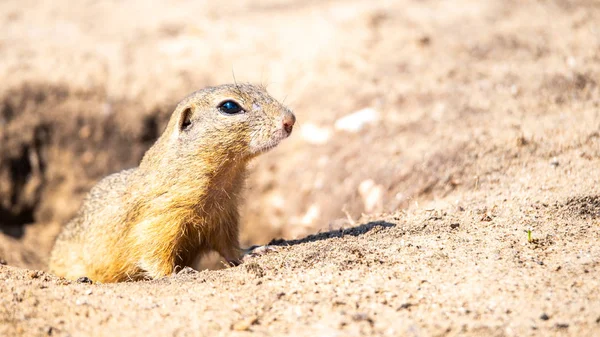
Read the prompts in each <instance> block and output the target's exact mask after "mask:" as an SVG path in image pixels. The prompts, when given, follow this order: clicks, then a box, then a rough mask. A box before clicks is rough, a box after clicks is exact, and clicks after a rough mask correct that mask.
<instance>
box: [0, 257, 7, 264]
mask: <svg viewBox="0 0 600 337" xmlns="http://www.w3.org/2000/svg"><path fill="white" fill-rule="evenodd" d="M6 264H7V262H6V260H5V259H3V258H1V257H0V265H3V266H5V265H6Z"/></svg>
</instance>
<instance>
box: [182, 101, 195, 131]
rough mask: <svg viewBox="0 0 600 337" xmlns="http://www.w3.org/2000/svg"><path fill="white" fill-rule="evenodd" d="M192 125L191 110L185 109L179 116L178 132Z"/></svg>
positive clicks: (189, 108)
mask: <svg viewBox="0 0 600 337" xmlns="http://www.w3.org/2000/svg"><path fill="white" fill-rule="evenodd" d="M190 125H192V108H191V107H189V106H188V107H186V108H185V109H183V111H182V112H181V114H180V115H179V131H185V130H187V129H188V128H189V127H190Z"/></svg>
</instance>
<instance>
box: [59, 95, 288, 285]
mask: <svg viewBox="0 0 600 337" xmlns="http://www.w3.org/2000/svg"><path fill="white" fill-rule="evenodd" d="M228 99H232V100H234V101H236V102H238V103H239V104H240V106H242V107H243V108H244V110H245V112H243V113H240V114H236V115H226V114H224V113H222V112H221V111H219V110H218V106H219V104H220V103H221V102H223V101H225V100H228ZM188 113H191V114H190V120H191V125H190V127H189V128H188V129H186V130H183V129H182V123H183V119H184V118H185V115H186V114H188ZM284 121H285V122H286V123H287V124H288V126H291V125H293V123H294V122H295V117H294V115H293V114H292V113H291V112H290V110H289V109H287V108H286V107H284V106H283V105H281V104H280V103H278V102H277V101H275V100H274V99H273V98H271V96H269V95H268V94H267V93H266V91H265V90H264V89H263V88H261V87H257V86H253V85H249V84H243V85H223V86H219V87H212V88H206V89H203V90H200V91H197V92H195V93H193V94H191V95H190V96H188V97H187V98H185V99H184V100H182V101H181V102H180V103H179V104H178V106H177V108H176V109H175V111H174V112H173V115H172V117H171V119H170V121H169V123H168V125H167V127H166V129H165V131H164V133H163V134H162V135H161V137H160V138H159V139H158V140H157V142H156V143H155V144H154V145H153V146H152V147H151V148H150V149H149V150H148V152H147V153H146V154H145V155H144V158H143V159H142V161H141V163H140V166H139V167H138V168H134V169H130V170H125V171H121V172H118V173H115V174H113V175H110V176H108V177H106V178H104V179H103V180H101V181H100V182H99V183H98V184H97V185H96V186H95V187H94V188H92V190H91V191H90V193H89V194H88V196H87V197H86V200H85V201H84V203H83V205H82V207H81V209H80V211H79V213H78V214H77V215H76V216H75V218H74V219H73V220H72V221H71V222H69V223H68V224H67V225H66V226H65V228H64V229H63V232H62V233H61V234H60V235H59V237H58V239H57V242H56V244H55V247H54V249H53V251H52V255H51V259H50V270H51V271H52V272H54V273H56V274H57V275H59V276H64V277H67V278H70V279H76V278H78V277H81V276H87V277H89V278H91V279H92V280H95V281H100V282H118V281H125V280H128V279H131V280H138V279H143V278H157V277H162V276H166V275H170V274H171V273H173V271H174V270H175V268H176V267H177V266H180V267H183V266H189V265H190V264H191V263H192V261H193V260H194V259H195V258H196V257H197V256H198V255H199V254H203V253H205V252H207V251H209V250H215V251H217V252H219V253H220V254H221V255H222V256H223V257H224V258H226V259H227V261H230V262H232V263H236V262H239V255H240V249H239V242H238V219H239V215H238V204H239V202H240V192H241V189H242V186H243V181H244V178H245V172H246V164H247V162H248V161H249V160H250V159H251V158H253V157H255V156H257V155H259V154H260V153H262V152H265V151H267V150H269V149H270V148H272V147H274V146H276V145H277V144H278V143H279V142H280V141H281V140H282V139H284V138H285V137H287V136H288V135H289V131H291V129H290V130H287V131H286V130H285V128H284V127H283V122H284Z"/></svg>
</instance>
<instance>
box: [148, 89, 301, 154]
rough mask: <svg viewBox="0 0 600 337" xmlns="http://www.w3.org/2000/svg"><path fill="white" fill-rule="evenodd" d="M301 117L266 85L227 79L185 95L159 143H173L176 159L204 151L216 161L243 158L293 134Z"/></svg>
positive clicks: (275, 144) (269, 147)
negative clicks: (216, 84)
mask: <svg viewBox="0 0 600 337" xmlns="http://www.w3.org/2000/svg"><path fill="white" fill-rule="evenodd" d="M295 121H296V117H295V116H294V114H293V113H292V112H291V111H290V109H288V108H287V107H285V106H284V105H283V104H281V103H279V102H278V101H276V100H275V99H274V98H273V97H271V96H270V95H269V94H268V93H267V92H266V90H265V89H264V88H263V87H260V86H256V85H251V84H225V85H220V86H216V87H209V88H205V89H202V90H199V91H196V92H194V93H192V94H191V95H189V96H188V97H186V98H185V99H183V100H182V101H181V102H180V103H179V104H178V105H177V107H176V108H175V111H174V112H173V115H172V116H171V119H170V120H169V123H168V125H167V128H166V130H165V132H164V134H163V135H162V136H161V139H160V140H159V141H158V143H163V144H161V145H163V146H165V145H166V146H167V147H168V148H169V151H168V152H169V154H170V155H169V157H170V158H169V159H168V160H170V161H172V160H192V161H193V160H194V158H198V157H199V156H200V157H202V158H201V159H202V160H203V161H205V162H206V161H213V162H215V164H219V163H225V162H229V161H236V162H239V163H243V162H245V161H247V160H249V159H251V158H253V157H255V156H257V155H259V154H261V153H263V152H266V151H268V150H270V149H272V148H274V147H275V146H277V145H278V144H279V143H280V142H281V141H282V140H283V139H285V138H287V137H288V136H289V135H290V134H291V132H292V128H293V126H294V123H295ZM163 138H166V139H163ZM164 143H168V144H164ZM163 153H164V149H163ZM217 162H218V163H217Z"/></svg>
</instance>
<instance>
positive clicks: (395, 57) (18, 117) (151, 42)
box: [0, 0, 600, 269]
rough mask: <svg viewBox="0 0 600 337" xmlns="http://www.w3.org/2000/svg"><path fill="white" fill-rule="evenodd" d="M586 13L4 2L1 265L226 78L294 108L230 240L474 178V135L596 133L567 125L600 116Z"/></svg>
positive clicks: (335, 4) (482, 7) (287, 1)
mask: <svg viewBox="0 0 600 337" xmlns="http://www.w3.org/2000/svg"><path fill="white" fill-rule="evenodd" d="M599 10H600V5H599V2H598V1H594V0H590V1H584V0H537V1H534V0H531V1H530V0H495V1H493V0H489V1H476V0H456V1H443V0H394V1H385V0H381V1H367V0H365V1H359V0H346V1H325V0H319V1H312V0H305V1H301V0H267V1H240V0H238V1H218V2H217V1H169V2H167V1H142V0H131V1H75V2H74V1H64V0H55V1H9V0H5V1H2V2H0V31H1V32H2V33H0V78H2V81H1V82H0V258H1V259H3V260H4V261H6V262H8V263H9V264H12V265H18V266H25V267H30V268H42V269H44V268H45V264H46V261H47V258H48V253H49V251H50V249H51V247H52V243H53V240H54V237H55V236H56V235H57V233H58V231H59V229H60V226H62V225H63V224H64V223H65V222H66V221H68V220H69V219H70V217H72V216H73V214H74V212H75V211H76V210H77V208H78V207H79V205H80V203H81V201H82V198H83V197H84V195H85V193H87V191H88V190H89V189H90V188H91V187H92V186H93V185H94V184H95V183H96V182H97V181H98V180H99V179H100V178H102V177H103V176H105V175H107V174H110V173H113V172H116V171H119V170H121V169H124V168H129V167H133V166H136V165H137V164H138V163H139V161H140V159H141V157H142V155H143V153H144V152H145V151H146V150H147V149H148V148H149V147H150V146H151V145H152V144H153V142H154V141H155V140H156V138H157V137H158V136H159V134H160V133H161V132H162V130H163V128H164V127H165V124H166V121H167V120H168V118H169V116H170V114H171V112H172V109H173V108H174V106H175V104H176V103H177V102H178V101H179V100H180V99H181V98H183V97H184V96H185V95H187V94H189V93H190V92H192V91H195V90H198V89H201V88H203V87H205V86H210V85H218V84H222V83H231V82H233V77H234V74H235V79H236V80H237V82H252V83H260V84H264V85H266V86H267V88H268V90H269V92H270V93H271V94H272V95H273V96H274V97H276V98H277V99H279V100H281V101H283V100H285V104H286V105H288V106H289V107H290V108H292V109H293V110H294V112H295V113H296V116H297V120H298V124H297V127H296V128H295V129H294V133H293V134H292V136H291V137H290V138H289V139H288V140H286V141H285V142H283V143H282V144H281V145H280V146H279V147H278V148H277V149H276V150H274V151H272V152H270V153H268V154H265V155H263V156H261V157H259V158H258V159H256V161H255V162H254V163H253V165H252V173H251V175H250V179H249V181H248V185H247V191H246V195H247V197H246V203H245V204H244V206H243V210H242V214H243V216H242V226H243V229H242V242H243V244H244V245H245V246H249V245H252V244H265V243H267V242H269V241H270V240H271V239H273V238H286V239H294V238H301V237H303V236H305V235H307V234H310V233H316V232H319V231H326V230H329V229H332V228H339V227H351V226H354V225H355V224H356V222H357V221H359V219H360V218H361V216H362V215H363V214H376V213H383V212H395V211H398V210H410V209H411V207H426V205H427V204H430V203H435V202H436V200H437V199H438V198H442V197H444V196H446V195H448V193H451V192H452V191H453V190H454V189H456V188H458V187H461V188H467V187H473V186H479V184H482V183H485V182H482V181H480V180H479V178H478V174H477V172H479V171H481V172H489V171H493V170H494V164H493V162H488V163H487V164H486V165H488V166H486V167H476V168H471V169H470V170H468V172H469V173H465V171H464V168H465V167H469V163H471V162H472V161H473V160H474V159H475V158H477V157H478V156H479V155H481V153H479V152H478V150H477V149H478V148H479V147H480V146H481V145H482V144H488V145H489V144H492V143H493V144H500V145H503V144H511V146H512V145H514V144H517V145H518V144H521V145H524V144H526V143H527V142H528V141H530V140H532V139H536V137H538V139H539V137H541V136H540V135H544V134H552V133H554V132H556V130H557V128H558V129H560V128H568V130H571V131H572V132H578V131H577V130H580V131H581V130H583V131H581V132H582V133H585V132H588V131H589V130H592V129H594V128H596V129H597V128H598V125H597V124H596V125H595V124H593V123H582V122H581V121H583V120H591V121H597V120H598V117H597V114H598V112H597V111H598V104H599V98H598V97H599V95H598V84H599V81H600V80H599V79H600V76H599V74H600V71H599V66H598V64H600V52H599V50H600V28H599V24H598V22H600V16H599V15H598V12H599ZM544 116H545V117H547V118H545V117H544ZM542 117H544V118H545V119H544V118H542ZM585 118H587V119H585ZM584 129H585V130H584ZM571 131H569V132H571ZM494 146H495V145H494ZM492 148H493V146H492ZM487 149H490V146H487ZM592 155H593V154H592ZM596 155H597V154H596ZM501 159H506V158H501ZM499 160H500V158H499ZM473 172H475V174H473ZM459 203H460V200H457V205H458V204H459Z"/></svg>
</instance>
